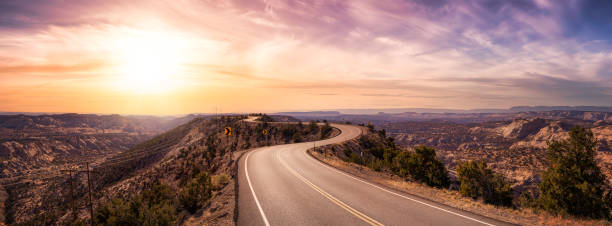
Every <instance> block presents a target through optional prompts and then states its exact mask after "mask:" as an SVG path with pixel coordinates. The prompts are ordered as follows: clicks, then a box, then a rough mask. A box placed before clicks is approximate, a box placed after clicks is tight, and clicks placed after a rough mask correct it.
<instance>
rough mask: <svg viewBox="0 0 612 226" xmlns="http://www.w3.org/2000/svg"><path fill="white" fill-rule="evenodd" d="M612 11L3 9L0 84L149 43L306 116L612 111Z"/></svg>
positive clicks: (20, 4) (191, 69) (189, 6)
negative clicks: (303, 107)
mask: <svg viewBox="0 0 612 226" xmlns="http://www.w3.org/2000/svg"><path fill="white" fill-rule="evenodd" d="M610 10H612V3H610V2H609V1H571V0H568V1H552V0H533V1H530V0H515V1H494V0H456V1H448V0H432V1H429V0H427V1H426V0H413V1H405V0H389V1H376V0H364V1H318V0H317V1H308V2H307V1H284V0H261V1H258V0H255V1H253V0H228V1H193V0H187V1H155V2H150V1H140V0H136V1H129V2H125V1H115V0H110V1H98V0H94V1H60V0H34V1H17V0H8V1H2V2H0V43H1V44H0V73H1V74H3V76H2V77H0V80H2V82H3V83H5V84H8V86H10V84H13V83H14V84H18V83H19V84H21V83H28V81H29V83H32V81H36V80H37V79H40V77H39V76H40V75H45V76H47V80H45V81H48V82H53V80H54V79H55V80H56V81H55V82H56V83H62V82H65V79H67V78H74V77H78V76H81V75H83V76H85V75H96V76H101V77H104V76H105V75H106V74H107V73H109V70H110V71H112V67H113V65H114V64H115V63H117V62H115V61H113V60H114V59H113V55H114V54H116V51H117V50H116V48H114V47H113V45H111V44H112V42H113V41H115V40H116V39H121V38H122V37H126V36H130V34H133V33H144V34H157V35H168V36H177V37H185V38H184V39H181V40H188V41H189V45H187V46H188V49H190V54H189V56H188V57H186V60H185V61H186V62H184V65H183V66H184V67H185V68H186V71H185V74H182V75H180V76H177V77H178V78H179V79H183V80H185V83H190V84H213V83H214V84H216V85H222V86H224V87H232V86H234V87H239V88H236V89H234V90H241V91H244V92H249V93H253V92H254V90H257V92H258V93H266V92H267V93H268V94H270V95H272V94H273V93H274V94H276V93H283V92H284V93H300V94H304V93H306V94H307V95H304V96H300V97H299V98H304V99H302V100H296V101H298V102H300V101H303V102H305V99H308V95H311V97H313V98H315V99H316V98H319V97H322V96H328V97H330V98H329V100H328V101H337V102H334V103H329V104H330V105H334V104H337V105H342V104H347V103H348V102H351V103H352V104H355V105H360V106H364V105H367V104H377V105H406V104H408V103H410V104H413V105H417V107H418V105H427V106H430V107H431V106H434V107H435V105H439V106H437V107H460V108H480V107H490V106H491V105H496V106H504V107H506V105H515V104H516V105H528V104H547V102H554V103H555V104H576V103H577V104H586V103H589V104H594V105H610V104H611V103H610V99H611V98H610V95H611V93H610V91H609V90H612V84H611V81H610V79H611V78H612V68H611V67H610V65H612V53H611V50H612V43H611V42H610V40H611V38H612V33H611V32H612V27H610V26H612V25H610V23H609V21H611V20H612V18H611V16H610V13H609V11H610ZM182 43H183V42H182ZM184 43H187V41H186V42H184ZM152 48H154V47H152ZM91 62H97V63H91ZM19 79H21V80H19ZM112 79H113V78H111V77H110V76H109V80H112ZM100 86H102V84H101V85H100ZM9 88H10V87H9ZM50 89H51V88H50ZM249 89H251V90H249ZM201 90H204V89H201ZM201 90H198V91H197V92H205V91H201ZM559 90H561V91H559ZM292 91H295V92H292ZM197 92H196V91H193V93H197ZM323 94H334V95H323ZM199 95H200V96H202V95H203V94H201V93H200V94H199ZM262 95H263V94H262ZM194 96H197V95H196V94H194ZM332 96H333V98H331V97H332ZM287 98H288V97H287ZM192 99H195V97H192ZM363 99H367V100H363ZM236 101H237V102H236V103H234V105H235V106H241V105H243V104H244V103H241V102H239V101H238V100H236ZM311 102H312V103H313V105H314V103H315V101H314V100H311V101H309V102H308V103H311ZM270 104H272V103H270ZM0 107H2V105H0ZM507 107H509V106H507Z"/></svg>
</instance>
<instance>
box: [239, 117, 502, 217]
mask: <svg viewBox="0 0 612 226" xmlns="http://www.w3.org/2000/svg"><path fill="white" fill-rule="evenodd" d="M333 126H334V127H336V128H338V129H340V130H341V131H342V133H341V134H340V135H338V136H336V137H334V138H331V139H327V140H323V141H316V142H314V143H313V142H306V143H297V144H287V145H277V146H269V147H262V148H258V149H255V150H252V151H250V152H249V153H247V154H245V155H244V156H243V157H242V158H241V159H240V162H239V164H240V165H239V169H238V171H239V172H238V183H239V195H238V222H237V224H238V225H507V223H505V222H500V221H496V220H493V219H490V218H487V217H483V216H480V215H476V214H472V213H469V212H465V211H461V210H458V209H455V208H452V207H448V206H445V205H441V204H437V203H434V202H431V201H427V200H424V199H421V198H418V197H415V196H412V195H409V194H405V193H401V192H397V191H394V190H390V189H388V188H384V187H380V186H378V185H375V184H371V183H369V182H367V181H364V180H362V179H359V178H356V177H353V176H351V175H348V174H346V173H344V172H341V171H339V170H336V169H334V168H331V167H329V166H327V165H325V164H323V163H321V162H319V161H318V160H316V159H314V158H312V157H311V156H309V155H308V154H307V153H306V150H307V149H309V148H312V147H313V145H316V146H317V147H318V146H323V145H327V144H332V143H340V142H342V141H345V140H349V139H352V138H355V137H357V136H359V135H360V133H361V130H360V128H359V127H356V126H350V125H337V124H336V125H333Z"/></svg>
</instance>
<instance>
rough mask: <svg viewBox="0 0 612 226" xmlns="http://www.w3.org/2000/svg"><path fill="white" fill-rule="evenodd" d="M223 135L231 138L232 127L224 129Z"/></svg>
mask: <svg viewBox="0 0 612 226" xmlns="http://www.w3.org/2000/svg"><path fill="white" fill-rule="evenodd" d="M224 133H225V135H227V136H231V135H232V127H225V131H224Z"/></svg>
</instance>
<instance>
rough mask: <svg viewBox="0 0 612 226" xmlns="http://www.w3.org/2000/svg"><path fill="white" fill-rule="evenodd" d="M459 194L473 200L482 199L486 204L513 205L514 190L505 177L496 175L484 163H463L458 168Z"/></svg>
mask: <svg viewBox="0 0 612 226" xmlns="http://www.w3.org/2000/svg"><path fill="white" fill-rule="evenodd" d="M457 177H458V179H459V183H460V187H459V193H461V195H463V196H467V197H471V198H473V199H476V198H479V197H482V198H483V199H484V201H485V202H486V203H490V204H494V205H502V206H511V205H512V188H511V187H510V184H508V183H506V181H505V179H504V177H503V176H502V175H500V174H496V173H494V172H493V170H492V169H491V168H489V167H487V165H486V164H485V163H484V162H483V161H468V162H461V163H459V164H458V166H457Z"/></svg>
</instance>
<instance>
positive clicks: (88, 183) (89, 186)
mask: <svg viewBox="0 0 612 226" xmlns="http://www.w3.org/2000/svg"><path fill="white" fill-rule="evenodd" d="M85 169H86V170H87V190H88V193H89V217H90V218H91V225H92V226H93V225H94V219H93V202H92V200H91V180H90V178H89V172H90V170H89V162H85Z"/></svg>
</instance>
